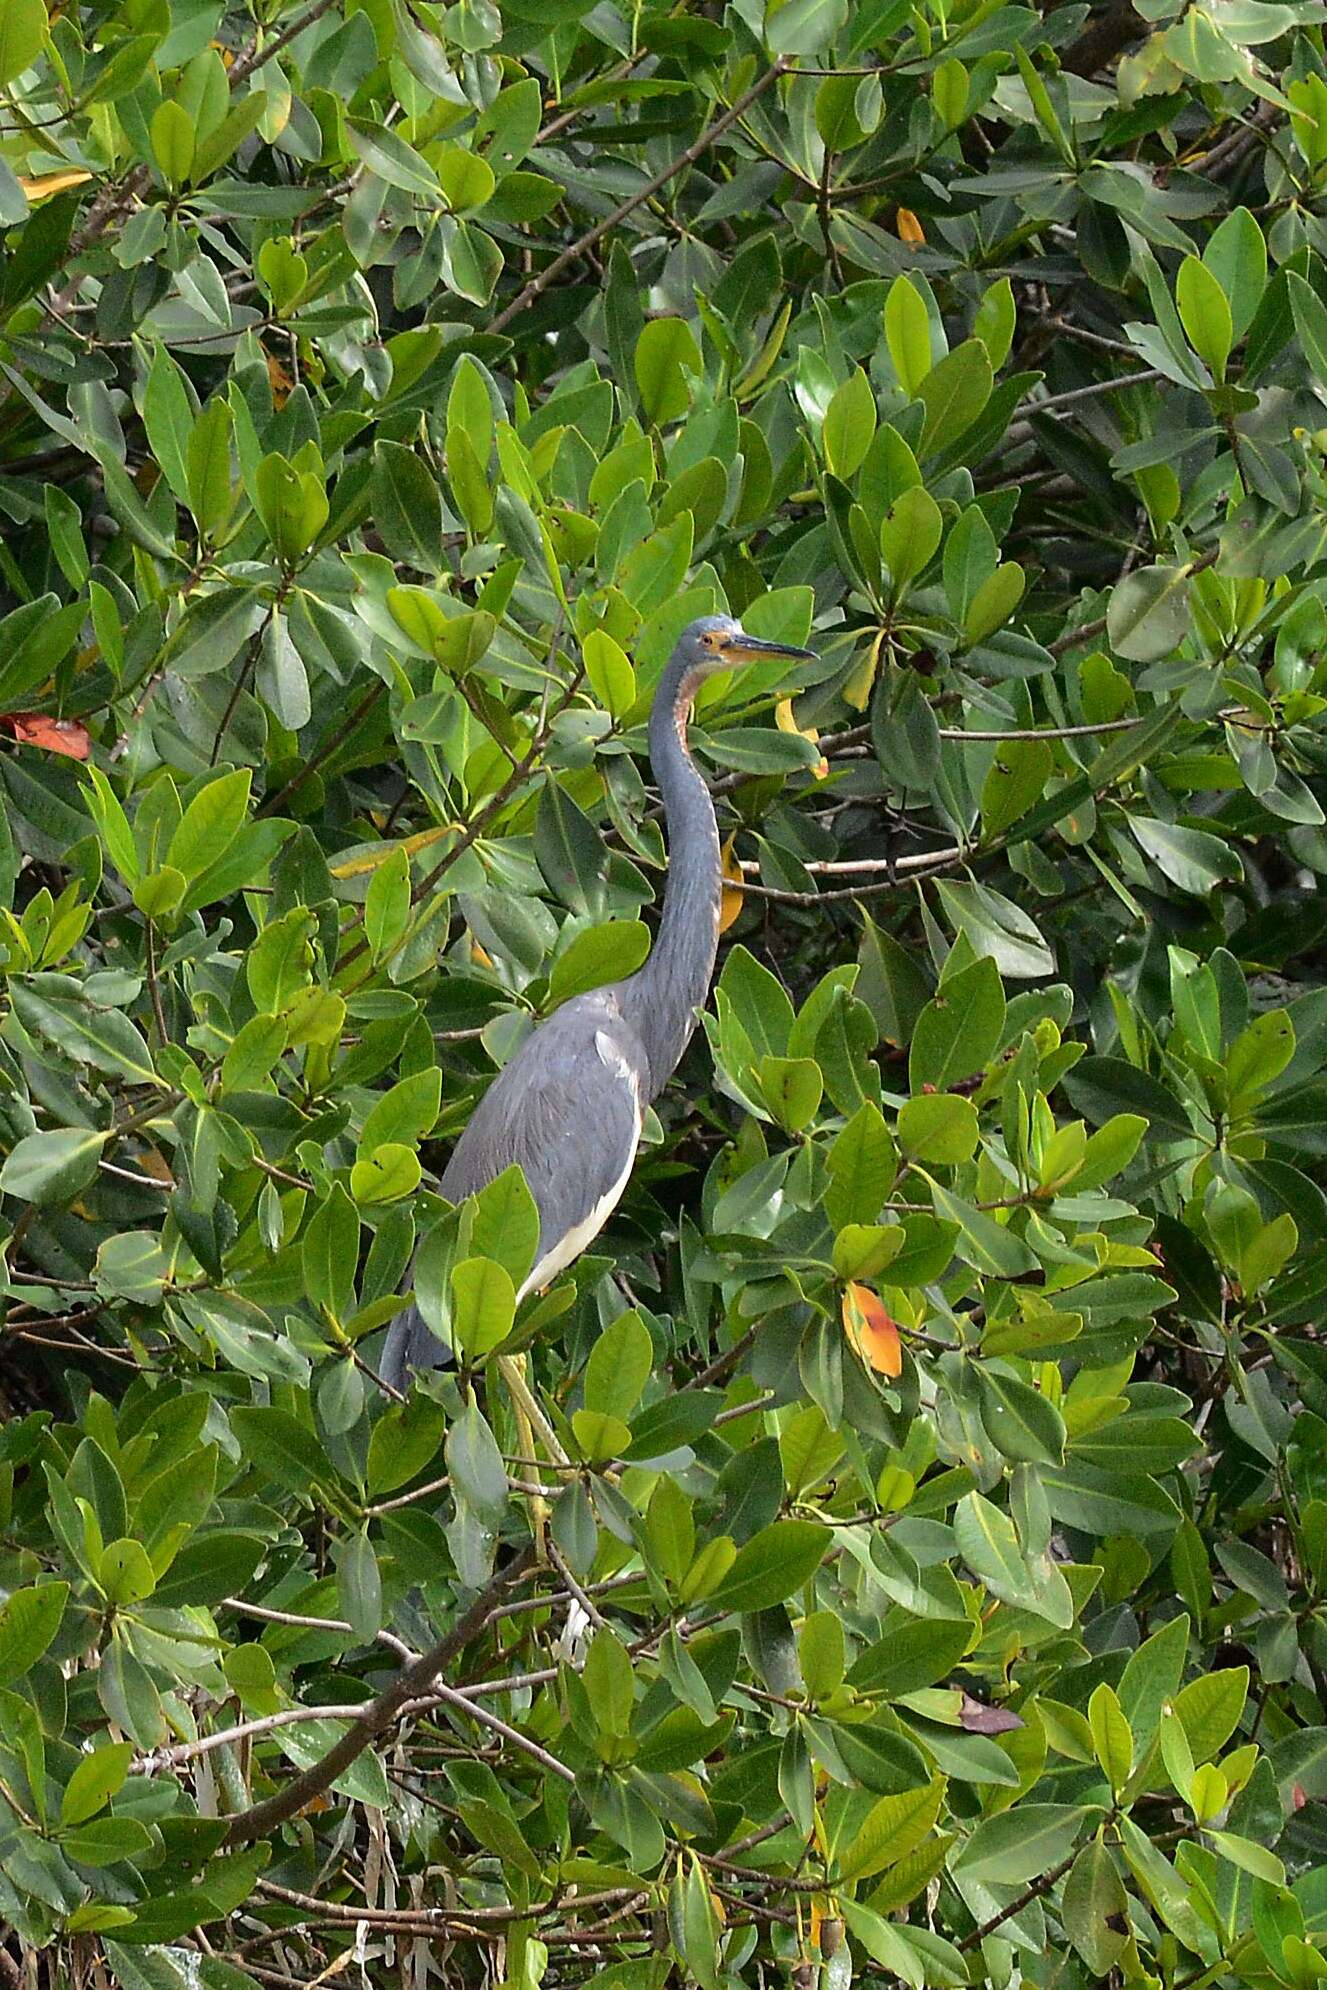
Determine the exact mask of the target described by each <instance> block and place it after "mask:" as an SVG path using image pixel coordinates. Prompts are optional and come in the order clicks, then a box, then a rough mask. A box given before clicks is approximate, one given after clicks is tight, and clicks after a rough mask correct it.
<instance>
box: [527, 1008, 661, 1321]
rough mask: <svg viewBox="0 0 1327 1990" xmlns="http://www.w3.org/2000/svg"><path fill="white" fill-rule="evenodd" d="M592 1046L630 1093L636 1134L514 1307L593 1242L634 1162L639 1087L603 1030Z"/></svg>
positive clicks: (640, 1116)
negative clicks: (617, 1167)
mask: <svg viewBox="0 0 1327 1990" xmlns="http://www.w3.org/2000/svg"><path fill="white" fill-rule="evenodd" d="M594 1047H595V1050H596V1052H597V1054H598V1057H599V1061H600V1062H601V1063H602V1064H604V1065H605V1066H606V1067H607V1069H608V1070H610V1071H611V1072H613V1074H614V1075H615V1076H616V1077H618V1078H621V1079H622V1080H623V1081H624V1083H625V1084H626V1087H627V1089H628V1091H629V1092H630V1093H631V1097H632V1101H633V1103H634V1105H635V1108H636V1137H635V1139H634V1140H633V1141H632V1143H631V1148H630V1151H629V1152H628V1154H627V1164H626V1166H625V1167H624V1168H623V1170H622V1173H621V1174H620V1175H619V1176H618V1178H617V1180H616V1181H615V1182H614V1184H613V1186H612V1188H610V1189H609V1191H608V1193H607V1195H605V1196H601V1197H600V1199H599V1201H598V1202H596V1203H595V1205H594V1207H593V1209H592V1210H591V1211H590V1213H589V1215H588V1216H586V1217H585V1218H583V1220H582V1221H581V1222H579V1223H574V1224H573V1225H572V1227H571V1229H570V1230H567V1231H565V1232H564V1233H563V1235H562V1236H561V1237H559V1238H558V1240H557V1242H556V1243H555V1244H554V1246H553V1248H552V1250H551V1251H547V1252H545V1254H544V1256H543V1257H542V1258H540V1260H539V1262H538V1264H536V1265H535V1267H534V1269H533V1270H532V1271H531V1273H530V1275H529V1277H528V1278H527V1279H526V1281H525V1283H524V1284H523V1285H522V1287H521V1289H520V1291H519V1292H518V1293H517V1294H516V1303H517V1305H518V1306H519V1305H520V1303H521V1301H522V1299H524V1298H525V1296H526V1294H527V1293H530V1292H538V1291H539V1290H541V1288H542V1287H543V1286H545V1285H551V1284H552V1282H553V1280H554V1279H555V1278H556V1277H557V1275H558V1273H559V1272H560V1271H565V1270H566V1269H567V1266H568V1265H569V1264H572V1263H574V1262H575V1260H576V1259H577V1258H578V1257H579V1256H580V1254H581V1252H582V1251H583V1250H584V1249H585V1247H586V1245H587V1244H591V1243H593V1242H594V1239H595V1238H596V1237H597V1236H598V1235H599V1232H600V1231H601V1230H602V1229H603V1227H604V1225H605V1223H607V1221H608V1219H609V1217H610V1216H611V1215H612V1213H613V1211H614V1210H615V1209H616V1208H617V1206H618V1204H619V1202H621V1200H622V1197H623V1194H624V1193H625V1191H626V1186H627V1183H628V1182H629V1181H630V1180H631V1171H632V1169H633V1168H634V1167H635V1165H636V1150H637V1148H638V1147H639V1146H640V1136H641V1133H642V1131H643V1129H644V1126H645V1111H644V1107H643V1105H642V1102H641V1096H640V1087H639V1085H638V1084H637V1082H636V1074H635V1072H634V1071H633V1070H632V1068H631V1066H630V1064H629V1063H628V1062H627V1060H626V1058H625V1057H623V1055H622V1053H621V1051H620V1050H619V1049H618V1048H617V1045H616V1044H615V1043H614V1042H613V1040H612V1038H611V1037H610V1036H608V1035H607V1034H606V1033H605V1032H604V1031H603V1030H596V1031H595V1035H594Z"/></svg>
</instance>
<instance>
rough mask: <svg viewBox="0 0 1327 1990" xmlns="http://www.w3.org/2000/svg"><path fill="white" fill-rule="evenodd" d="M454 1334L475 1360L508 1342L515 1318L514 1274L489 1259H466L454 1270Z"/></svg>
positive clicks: (459, 1343)
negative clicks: (505, 1341) (512, 1276)
mask: <svg viewBox="0 0 1327 1990" xmlns="http://www.w3.org/2000/svg"><path fill="white" fill-rule="evenodd" d="M451 1290H452V1333H453V1336H454V1338H455V1341H456V1344H457V1346H458V1347H459V1348H460V1349H461V1350H462V1352H463V1353H464V1354H466V1355H468V1356H469V1357H470V1358H471V1359H472V1360H481V1359H482V1358H483V1356H484V1355H486V1354H489V1353H491V1352H492V1350H493V1349H494V1348H495V1347H497V1346H498V1345H499V1343H500V1342H502V1341H504V1340H506V1338H507V1335H508V1334H509V1333H510V1332H511V1329H512V1322H513V1320H514V1319H515V1317H516V1288H515V1286H514V1285H513V1283H512V1279H511V1275H510V1273H509V1272H507V1271H505V1270H504V1269H503V1267H502V1266H501V1265H500V1264H494V1263H493V1261H492V1260H491V1259H490V1258H465V1259H463V1260H462V1261H461V1263H460V1264H458V1265H456V1266H454V1267H453V1269H452V1276H451Z"/></svg>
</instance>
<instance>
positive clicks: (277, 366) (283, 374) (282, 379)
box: [263, 351, 295, 414]
mask: <svg viewBox="0 0 1327 1990" xmlns="http://www.w3.org/2000/svg"><path fill="white" fill-rule="evenodd" d="M263 357H264V358H265V359H266V361H267V377H268V380H269V381H270V382H271V386H272V406H273V407H274V408H275V409H276V411H277V413H278V414H280V412H281V410H282V408H284V407H285V405H286V402H287V401H288V400H289V399H290V397H291V395H292V393H293V392H294V391H295V381H294V378H293V376H292V375H291V373H290V372H289V371H288V370H287V368H286V367H284V366H283V365H282V364H281V361H280V360H279V359H278V358H277V356H276V354H275V353H274V352H266V351H265V352H264V354H263Z"/></svg>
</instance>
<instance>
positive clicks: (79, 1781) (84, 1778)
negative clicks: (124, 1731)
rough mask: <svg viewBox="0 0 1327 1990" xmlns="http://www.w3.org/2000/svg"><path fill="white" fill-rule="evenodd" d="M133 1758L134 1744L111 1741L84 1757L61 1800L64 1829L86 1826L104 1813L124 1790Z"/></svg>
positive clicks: (61, 1816) (78, 1763) (66, 1785)
mask: <svg viewBox="0 0 1327 1990" xmlns="http://www.w3.org/2000/svg"><path fill="white" fill-rule="evenodd" d="M133 1757H134V1749H133V1743H132V1742H129V1741H110V1742H107V1743H105V1744H104V1746H102V1747H101V1748H95V1749H94V1750H93V1751H92V1753H91V1754H90V1755H84V1756H81V1757H80V1758H79V1760H78V1762H77V1763H76V1764H75V1765H74V1770H73V1773H72V1775H71V1776H70V1778H69V1781H68V1782H67V1783H66V1784H65V1788H64V1795H63V1796H62V1797H61V1799H60V1823H61V1825H62V1826H68V1825H73V1824H83V1823H86V1821H87V1819H88V1818H90V1817H95V1816H96V1814H97V1812H98V1811H99V1810H104V1809H105V1807H106V1805H107V1804H108V1803H109V1802H110V1800H111V1798H112V1797H113V1796H114V1795H115V1794H116V1792H117V1791H118V1790H120V1789H122V1788H123V1786H124V1780H125V1777H126V1776H127V1775H128V1774H129V1764H130V1763H131V1762H132V1761H133Z"/></svg>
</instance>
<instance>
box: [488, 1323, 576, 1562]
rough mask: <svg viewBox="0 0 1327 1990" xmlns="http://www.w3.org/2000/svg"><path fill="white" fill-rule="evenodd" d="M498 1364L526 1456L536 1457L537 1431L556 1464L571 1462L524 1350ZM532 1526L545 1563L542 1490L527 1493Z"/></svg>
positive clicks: (545, 1510)
mask: <svg viewBox="0 0 1327 1990" xmlns="http://www.w3.org/2000/svg"><path fill="white" fill-rule="evenodd" d="M498 1368H499V1370H500V1371H501V1374H502V1379H503V1381H504V1382H505V1383H506V1385H507V1393H508V1395H509V1396H510V1397H511V1406H512V1409H513V1411H514V1413H515V1416H516V1429H517V1432H518V1434H519V1437H520V1445H521V1454H522V1456H523V1457H527V1458H531V1459H532V1458H534V1457H535V1456H536V1452H535V1433H536V1432H538V1435H539V1440H540V1442H541V1443H542V1445H543V1447H544V1450H545V1452H546V1453H547V1454H548V1457H549V1459H550V1460H551V1462H552V1463H553V1464H554V1465H561V1466H569V1465H570V1463H571V1460H570V1459H569V1458H568V1456H567V1454H566V1452H565V1451H564V1450H563V1448H562V1446H561V1445H560V1444H559V1442H558V1438H557V1433H556V1431H555V1430H554V1429H553V1426H552V1425H551V1424H550V1422H549V1421H548V1418H547V1417H546V1416H545V1415H544V1412H543V1411H542V1410H541V1409H540V1407H539V1404H538V1403H537V1402H536V1401H535V1398H534V1393H533V1391H532V1390H531V1388H530V1384H529V1382H528V1381H527V1380H526V1368H525V1356H524V1355H523V1354H500V1355H499V1356H498ZM528 1504H529V1508H530V1526H531V1528H532V1530H533V1533H534V1541H535V1552H536V1553H537V1554H538V1556H539V1560H540V1561H541V1562H542V1563H545V1564H547V1561H548V1547H547V1541H548V1517H549V1515H548V1501H547V1500H546V1499H545V1498H544V1497H543V1495H542V1493H531V1494H529V1495H528Z"/></svg>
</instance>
